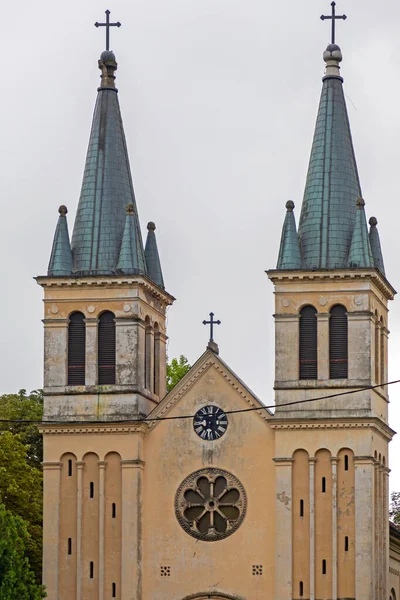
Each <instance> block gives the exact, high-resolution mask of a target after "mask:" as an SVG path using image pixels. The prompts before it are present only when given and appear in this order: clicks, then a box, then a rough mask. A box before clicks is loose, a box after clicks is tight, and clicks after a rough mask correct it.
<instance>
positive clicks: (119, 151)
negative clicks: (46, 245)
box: [71, 51, 145, 275]
mask: <svg viewBox="0 0 400 600" xmlns="http://www.w3.org/2000/svg"><path fill="white" fill-rule="evenodd" d="M99 68H100V69H101V73H102V74H101V87H100V88H98V96H97V102H96V106H95V109H94V115H93V123H92V130H91V133H90V140H89V148H88V152H87V157H86V166H85V172H84V176H83V183H82V191H81V196H80V199H79V205H78V211H77V215H76V220H75V226H74V231H73V235H72V244H71V245H72V255H73V271H74V273H75V274H80V275H98V274H100V275H112V274H113V273H115V270H116V267H117V263H118V258H119V251H120V248H121V242H122V236H123V233H124V228H125V207H126V205H127V204H132V205H133V207H134V212H133V216H132V221H133V228H134V230H135V236H136V240H137V252H138V260H137V262H138V265H139V269H143V272H145V260H144V249H143V242H142V237H141V233H140V227H139V219H138V214H137V209H136V202H135V194H134V191H133V184H132V177H131V171H130V166H129V159H128V152H127V147H126V141H125V134H124V129H123V125H122V118H121V112H120V108H119V103H118V94H117V91H118V90H117V89H116V88H115V86H114V79H115V71H116V69H117V63H116V60H115V56H114V53H113V52H111V51H104V52H103V53H102V55H101V57H100V60H99Z"/></svg>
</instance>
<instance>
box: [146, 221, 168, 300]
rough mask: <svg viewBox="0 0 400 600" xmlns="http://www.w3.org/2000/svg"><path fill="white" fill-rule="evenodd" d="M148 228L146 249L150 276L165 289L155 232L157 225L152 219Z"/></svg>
mask: <svg viewBox="0 0 400 600" xmlns="http://www.w3.org/2000/svg"><path fill="white" fill-rule="evenodd" d="M147 229H148V234H147V240H146V247H145V250H144V253H145V257H146V265H147V272H148V275H149V277H150V278H151V279H152V280H153V281H154V283H156V284H157V285H159V286H160V287H161V288H163V289H164V279H163V274H162V270H161V263H160V257H159V254H158V248H157V240H156V234H155V229H156V226H155V224H154V223H153V222H152V221H150V223H148V225H147Z"/></svg>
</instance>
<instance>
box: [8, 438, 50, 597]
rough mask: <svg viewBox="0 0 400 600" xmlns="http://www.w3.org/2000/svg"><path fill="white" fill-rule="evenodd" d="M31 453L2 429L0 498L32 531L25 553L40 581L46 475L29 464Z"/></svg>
mask: <svg viewBox="0 0 400 600" xmlns="http://www.w3.org/2000/svg"><path fill="white" fill-rule="evenodd" d="M28 453H29V445H28V444H23V443H22V442H21V440H20V439H19V436H18V435H14V434H13V433H11V432H10V431H3V432H0V498H1V500H2V502H3V504H4V505H5V507H6V509H7V510H9V511H10V512H11V513H12V514H13V515H18V516H19V517H21V518H22V519H23V520H24V521H25V522H26V526H27V530H28V533H29V537H28V538H27V540H26V554H27V557H28V559H29V563H30V566H31V568H32V570H33V571H34V573H35V576H36V579H37V581H38V582H39V581H41V571H42V488H43V485H42V482H43V477H42V472H41V470H40V469H38V468H36V467H33V466H32V465H31V464H30V462H29V460H28V459H27V455H28ZM17 597H18V596H17V595H16V596H15V598H17ZM0 600H1V598H0Z"/></svg>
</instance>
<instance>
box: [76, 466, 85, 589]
mask: <svg viewBox="0 0 400 600" xmlns="http://www.w3.org/2000/svg"><path fill="white" fill-rule="evenodd" d="M84 465H85V463H84V462H83V460H77V461H76V477H77V482H76V485H77V492H76V493H77V501H76V509H77V510H76V515H77V517H76V600H81V598H82V502H83V467H84Z"/></svg>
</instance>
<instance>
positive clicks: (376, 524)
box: [373, 460, 379, 600]
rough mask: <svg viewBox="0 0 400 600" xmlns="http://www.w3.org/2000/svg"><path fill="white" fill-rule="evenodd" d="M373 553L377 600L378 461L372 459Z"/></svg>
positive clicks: (376, 595) (376, 596)
mask: <svg viewBox="0 0 400 600" xmlns="http://www.w3.org/2000/svg"><path fill="white" fill-rule="evenodd" d="M373 524H374V541H375V547H374V553H373V561H374V565H375V575H376V576H375V577H374V582H375V585H374V589H375V599H376V600H379V564H378V562H379V461H377V460H375V461H374V521H373Z"/></svg>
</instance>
